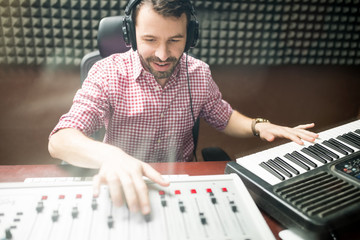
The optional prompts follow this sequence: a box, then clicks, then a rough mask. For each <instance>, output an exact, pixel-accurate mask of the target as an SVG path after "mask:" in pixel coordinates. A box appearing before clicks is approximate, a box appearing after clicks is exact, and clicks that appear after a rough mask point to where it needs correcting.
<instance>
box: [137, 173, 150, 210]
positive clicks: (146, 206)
mask: <svg viewBox="0 0 360 240" xmlns="http://www.w3.org/2000/svg"><path fill="white" fill-rule="evenodd" d="M133 182H134V186H135V189H136V193H137V197H138V200H139V205H140V210H141V213H142V214H144V215H147V214H149V213H150V211H151V209H150V200H149V190H148V187H147V185H146V183H145V181H144V179H143V177H142V176H141V175H140V176H137V177H134V178H133Z"/></svg>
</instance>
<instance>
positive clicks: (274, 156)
mask: <svg viewBox="0 0 360 240" xmlns="http://www.w3.org/2000/svg"><path fill="white" fill-rule="evenodd" d="M304 143H305V145H304V146H300V145H298V144H296V143H294V142H289V143H286V144H283V145H280V146H278V147H275V148H272V149H268V150H264V151H261V152H258V153H255V154H252V155H249V156H245V157H242V158H238V159H237V160H236V162H237V163H238V164H239V165H241V166H243V167H244V168H246V169H248V170H249V171H251V172H253V173H255V174H256V175H257V176H258V177H260V178H261V179H263V180H264V181H266V182H268V183H269V184H271V185H275V184H277V183H280V182H282V181H284V180H287V179H289V178H292V177H294V176H297V175H300V174H302V173H305V172H308V171H311V170H313V169H315V168H318V167H320V166H323V165H325V164H327V163H330V162H334V161H337V160H338V159H341V158H343V157H344V156H346V155H349V154H352V153H354V152H357V151H359V150H360V120H357V121H354V122H351V123H348V124H345V125H342V126H339V127H335V128H332V129H329V130H327V131H324V132H321V133H319V138H318V139H316V140H315V143H314V144H312V143H309V142H304Z"/></svg>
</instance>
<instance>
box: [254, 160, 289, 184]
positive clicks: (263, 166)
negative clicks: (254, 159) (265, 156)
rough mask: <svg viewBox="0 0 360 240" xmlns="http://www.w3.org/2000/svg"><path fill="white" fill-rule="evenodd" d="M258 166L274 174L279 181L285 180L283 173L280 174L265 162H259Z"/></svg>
mask: <svg viewBox="0 0 360 240" xmlns="http://www.w3.org/2000/svg"><path fill="white" fill-rule="evenodd" d="M260 166H261V167H262V168H264V169H265V170H266V171H268V172H269V173H271V174H272V175H274V176H275V177H277V178H278V179H280V180H281V181H283V180H285V177H284V176H283V175H281V174H280V173H279V172H278V171H276V170H275V169H273V168H272V167H270V166H269V165H268V164H267V163H266V162H262V163H260Z"/></svg>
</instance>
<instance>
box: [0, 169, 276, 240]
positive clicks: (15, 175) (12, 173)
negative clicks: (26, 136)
mask: <svg viewBox="0 0 360 240" xmlns="http://www.w3.org/2000/svg"><path fill="white" fill-rule="evenodd" d="M151 165H152V166H153V167H154V168H155V169H156V170H158V171H159V172H160V173H162V174H188V175H213V174H223V173H224V170H225V166H226V162H190V163H152V164H151ZM96 172H97V171H96V170H94V169H83V168H77V167H73V166H70V165H2V166H0V182H19V181H24V180H25V179H26V178H34V177H75V176H77V177H78V176H80V177H86V176H93V175H94V174H95V173H96ZM262 214H263V216H264V218H265V220H266V222H267V224H268V225H269V227H270V229H271V231H272V232H273V234H274V236H275V237H276V239H280V238H279V237H278V233H279V232H280V231H281V230H283V227H281V226H280V225H279V223H277V222H276V221H275V220H273V219H272V218H270V217H269V216H268V215H266V213H263V212H262Z"/></svg>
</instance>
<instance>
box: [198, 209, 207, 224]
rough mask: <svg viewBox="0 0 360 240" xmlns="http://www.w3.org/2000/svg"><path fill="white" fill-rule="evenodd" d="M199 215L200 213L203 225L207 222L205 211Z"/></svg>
mask: <svg viewBox="0 0 360 240" xmlns="http://www.w3.org/2000/svg"><path fill="white" fill-rule="evenodd" d="M199 215H200V221H201V224H202V225H205V224H207V221H206V217H205V215H204V213H202V212H201V213H199Z"/></svg>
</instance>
